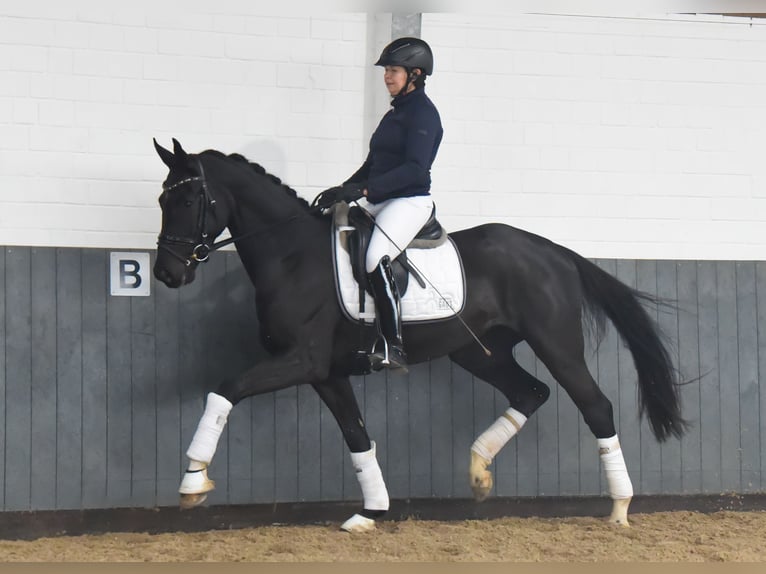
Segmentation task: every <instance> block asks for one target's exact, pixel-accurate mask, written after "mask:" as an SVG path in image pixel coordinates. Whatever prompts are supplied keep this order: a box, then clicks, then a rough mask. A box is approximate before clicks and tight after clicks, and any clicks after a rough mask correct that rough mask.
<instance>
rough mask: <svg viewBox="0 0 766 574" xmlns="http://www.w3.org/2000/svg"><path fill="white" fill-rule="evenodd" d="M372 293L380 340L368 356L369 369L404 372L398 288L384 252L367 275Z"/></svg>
mask: <svg viewBox="0 0 766 574" xmlns="http://www.w3.org/2000/svg"><path fill="white" fill-rule="evenodd" d="M367 279H368V280H369V282H370V287H371V289H372V296H373V297H374V298H375V311H376V314H377V317H378V320H377V324H378V332H379V333H380V339H381V340H382V341H381V342H382V347H383V348H382V349H380V348H379V346H380V345H378V344H376V345H375V351H374V352H373V353H372V354H371V355H370V364H371V365H372V368H373V370H375V371H379V370H381V369H382V368H384V367H386V368H388V369H391V370H398V371H401V372H403V373H406V372H407V355H406V354H405V353H404V343H403V342H402V314H401V308H400V303H399V290H398V289H397V287H396V283H395V282H394V273H393V271H392V270H391V260H390V259H389V257H388V256H387V255H386V256H385V257H383V259H382V260H381V261H380V263H379V264H378V266H377V267H376V268H375V269H374V271H373V272H372V273H368V274H367Z"/></svg>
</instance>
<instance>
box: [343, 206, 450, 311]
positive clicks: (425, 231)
mask: <svg viewBox="0 0 766 574" xmlns="http://www.w3.org/2000/svg"><path fill="white" fill-rule="evenodd" d="M344 207H345V209H344ZM335 225H336V226H339V227H346V228H352V229H351V230H350V231H349V233H348V234H347V235H346V237H347V239H348V244H347V247H348V252H349V257H350V259H351V269H352V271H353V275H354V279H356V282H357V283H358V284H359V289H360V293H359V295H360V299H361V300H363V299H364V291H367V292H368V293H370V294H372V291H371V290H370V286H369V285H368V282H367V273H366V268H365V258H366V255H367V247H368V245H369V243H370V237H371V236H372V232H373V230H374V227H375V224H374V223H373V219H372V216H371V215H370V214H369V213H367V212H365V211H364V210H362V208H361V207H358V206H354V207H350V208H349V207H348V205H347V204H337V205H336V206H335ZM447 238H448V236H447V232H446V231H445V230H444V228H443V227H442V226H441V224H440V223H439V221H438V220H437V219H436V207H434V208H433V210H432V211H431V217H429V218H428V221H426V223H425V225H423V227H422V228H421V229H420V231H419V232H418V233H417V235H416V236H415V238H414V239H413V240H412V241H411V242H410V243H409V245H407V247H406V248H405V250H404V251H402V252H401V253H400V254H399V255H398V256H397V257H396V259H394V260H393V261H392V262H391V268H392V270H393V272H394V281H395V282H396V286H397V288H398V289H399V295H400V296H401V297H403V296H404V294H405V293H406V292H407V287H408V286H409V278H410V276H412V277H413V278H414V279H415V280H416V281H417V282H418V284H419V285H420V286H421V287H422V288H423V289H425V287H426V283H425V281H424V280H423V278H422V277H421V276H420V274H419V273H418V272H417V270H416V269H415V268H414V267H413V266H412V264H411V263H410V262H409V259H408V257H407V250H408V249H433V248H436V247H438V246H440V245H442V244H443V243H444V242H445V241H447Z"/></svg>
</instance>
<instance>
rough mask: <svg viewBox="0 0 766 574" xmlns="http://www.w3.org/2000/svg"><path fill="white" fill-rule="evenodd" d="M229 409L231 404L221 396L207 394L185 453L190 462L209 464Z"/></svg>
mask: <svg viewBox="0 0 766 574" xmlns="http://www.w3.org/2000/svg"><path fill="white" fill-rule="evenodd" d="M231 407H232V404H231V403H230V402H229V401H228V400H226V399H225V398H223V397H222V396H221V395H217V394H215V393H208V395H207V403H206V404H205V412H204V413H203V414H202V418H201V419H200V421H199V424H198V425H197V431H196V432H195V433H194V438H192V441H191V444H190V445H189V448H188V450H187V451H186V456H188V457H189V458H190V459H191V460H194V461H199V462H203V463H205V464H210V461H211V460H213V455H214V454H215V449H216V448H217V447H218V439H219V438H220V437H221V433H222V432H223V429H224V427H225V426H226V419H227V417H228V416H229V412H231ZM192 470H193V469H192Z"/></svg>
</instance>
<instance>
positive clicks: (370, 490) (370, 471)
mask: <svg viewBox="0 0 766 574" xmlns="http://www.w3.org/2000/svg"><path fill="white" fill-rule="evenodd" d="M351 463H352V464H353V465H354V470H356V478H357V480H358V481H359V486H361V487H362V495H363V496H364V509H365V510H388V490H387V489H386V483H385V482H384V481H383V473H382V472H381V470H380V466H379V465H378V459H377V458H376V457H375V442H374V441H373V443H372V448H371V449H370V450H368V451H366V452H352V453H351Z"/></svg>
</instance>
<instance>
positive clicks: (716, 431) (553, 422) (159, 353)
mask: <svg viewBox="0 0 766 574" xmlns="http://www.w3.org/2000/svg"><path fill="white" fill-rule="evenodd" d="M153 256H154V254H152V257H153ZM596 263H597V264H598V265H599V266H600V267H602V268H603V269H605V270H607V271H608V272H610V273H612V274H615V275H616V276H618V277H619V278H620V279H621V280H623V281H625V282H626V283H627V284H629V285H632V286H635V287H638V288H639V289H641V290H644V291H647V292H649V293H653V294H657V295H659V296H660V297H663V298H667V299H670V300H676V301H677V308H676V309H665V308H660V309H655V308H653V307H650V306H647V310H648V311H649V312H650V313H651V314H652V316H654V317H656V318H657V320H658V322H659V324H660V325H661V327H662V328H663V330H664V331H665V333H666V335H667V338H668V341H669V343H670V345H671V355H672V357H673V359H674V361H675V362H676V364H677V365H678V367H679V369H680V370H681V372H682V374H683V375H684V377H685V378H686V379H691V380H692V382H691V383H689V384H687V385H685V386H683V387H682V388H681V397H682V405H683V413H684V416H685V417H686V418H687V419H688V420H689V422H690V423H691V426H690V428H689V431H688V433H687V435H686V436H685V437H684V438H683V439H682V440H680V441H678V440H675V439H670V440H669V441H668V442H667V443H665V444H663V445H659V444H658V443H657V442H656V441H655V439H654V437H653V436H652V434H651V432H650V430H649V427H648V424H647V422H646V421H645V420H643V421H639V418H638V410H637V409H638V405H637V389H636V374H635V370H634V368H633V364H632V357H631V355H630V352H629V351H628V350H627V349H626V348H625V346H624V345H623V344H622V342H621V341H620V340H619V338H618V336H617V333H616V331H615V330H614V329H613V328H612V327H611V326H609V327H608V328H607V330H606V332H605V333H603V334H602V335H603V337H602V340H601V343H600V345H598V346H597V347H596V346H595V344H594V343H593V341H589V343H588V346H587V350H586V360H587V363H588V365H589V368H590V369H591V372H592V374H593V375H594V377H595V378H596V380H597V381H598V382H599V385H600V387H601V389H602V390H603V392H604V394H605V395H606V396H607V397H608V398H609V399H610V400H611V401H612V403H613V406H614V413H615V419H616V422H617V426H618V432H619V434H620V440H621V443H622V446H623V450H624V452H625V457H626V461H627V464H628V468H629V470H630V472H631V477H632V479H633V483H634V487H635V489H636V492H637V493H642V494H651V493H686V494H691V493H720V492H723V491H733V492H756V491H763V489H764V486H765V485H766V478H764V475H765V474H766V416H764V414H763V413H764V412H765V409H766V392H764V390H763V384H762V382H761V378H762V377H761V374H762V373H764V372H766V335H764V333H766V303H764V301H766V263H764V262H747V261H742V262H731V261H723V262H714V261H701V262H695V261H657V262H654V261H625V260H606V259H604V260H598V261H597V262H596ZM108 267H109V254H108V252H106V251H103V250H95V249H65V248H58V249H57V248H25V247H8V248H4V249H3V255H2V258H0V285H1V286H2V289H3V291H2V296H0V341H1V342H2V344H0V367H2V368H0V396H2V397H3V399H4V401H5V402H4V408H3V409H0V479H1V480H2V481H3V489H2V491H1V492H0V504H1V505H2V506H1V508H2V509H3V510H34V509H70V508H104V507H124V506H154V505H174V504H176V502H177V494H176V489H177V487H178V481H179V479H180V476H181V473H182V471H183V468H184V466H185V464H186V458H185V456H184V452H185V449H186V448H187V447H188V444H189V441H190V440H191V437H192V434H193V433H194V430H195V429H196V426H197V423H198V421H199V417H200V415H201V414H202V410H203V407H204V398H205V395H206V393H207V392H208V391H210V390H214V389H215V388H216V386H217V385H218V384H219V383H220V381H221V380H223V379H225V378H227V377H230V376H233V375H235V374H236V373H238V372H240V371H241V370H243V369H245V368H247V367H248V366H249V365H250V364H252V362H253V361H255V360H257V359H259V358H262V357H264V356H265V351H264V350H263V349H262V348H261V347H260V344H259V342H258V331H257V322H256V316H255V309H254V301H253V290H252V287H251V286H250V284H249V282H248V278H247V276H246V274H245V273H244V271H243V269H242V267H241V265H240V264H239V261H238V259H237V256H236V254H234V253H229V252H227V253H219V254H216V255H215V256H214V257H213V258H212V259H211V261H210V263H208V264H207V265H206V266H203V267H202V268H201V269H200V270H199V272H198V273H199V276H198V280H197V281H195V282H194V283H192V284H191V285H188V286H186V287H184V288H182V289H180V290H171V289H167V288H165V287H164V286H162V285H158V284H156V283H154V282H152V286H151V287H152V295H151V297H135V298H133V297H113V296H110V294H109V285H108V283H109V282H108V271H109V269H108ZM515 355H516V358H517V360H518V361H519V363H520V364H521V365H522V367H524V368H525V369H527V370H528V371H529V372H530V373H532V374H533V375H534V376H536V377H538V378H540V379H541V380H542V381H544V382H546V383H547V384H549V385H550V386H551V391H552V392H551V397H550V400H549V401H548V402H547V403H546V404H545V405H544V406H543V407H542V408H541V409H540V411H539V412H538V413H537V414H536V415H534V416H533V417H532V418H531V419H530V420H529V421H528V422H527V424H526V426H525V427H524V429H523V431H522V432H521V434H520V435H519V436H517V437H516V439H514V441H513V442H512V443H511V444H509V445H508V447H506V449H505V450H504V451H503V452H501V453H500V455H499V456H498V457H497V458H496V460H495V463H494V465H493V470H494V471H495V487H494V490H493V494H494V495H497V496H548V495H593V494H599V493H604V492H605V490H606V484H605V481H604V478H603V476H602V474H601V469H600V467H599V460H598V451H597V448H596V442H595V439H594V438H593V437H592V435H591V434H590V431H589V429H588V428H587V425H585V423H584V421H583V420H582V417H581V416H580V414H579V412H577V410H576V409H575V407H574V405H573V403H572V401H571V399H570V398H569V396H568V395H567V394H566V392H565V391H563V390H562V389H560V388H559V387H558V385H557V384H555V383H554V382H553V380H552V378H551V376H550V374H549V373H548V371H547V369H546V368H545V366H544V365H543V364H542V363H541V362H540V361H538V360H537V359H536V358H535V356H534V355H533V353H532V351H531V350H530V349H529V347H528V346H527V345H525V344H522V345H519V346H518V348H517V349H516V350H515ZM352 385H353V388H354V392H355V393H356V394H357V397H358V399H359V404H360V408H361V411H362V413H363V415H364V417H365V422H366V424H367V428H368V430H369V432H370V435H371V437H372V438H373V440H375V441H376V443H377V446H378V459H379V461H380V464H381V467H382V468H383V472H384V476H386V478H387V480H388V485H389V490H390V494H391V496H392V497H393V498H410V497H428V496H439V497H442V496H445V497H470V495H471V491H470V486H469V484H468V480H467V467H468V462H469V457H470V452H469V449H470V445H471V443H472V442H473V440H474V439H475V437H476V436H477V435H478V434H479V433H481V432H482V431H483V430H484V429H485V428H486V427H487V426H488V425H489V424H491V423H492V421H494V420H495V419H496V418H497V417H498V416H500V415H501V413H502V412H503V411H504V410H505V408H506V406H507V405H506V404H505V399H504V397H503V396H502V394H501V393H499V392H498V391H497V390H495V389H494V388H493V387H491V386H490V385H487V384H485V383H483V382H481V381H477V380H476V379H475V378H474V377H473V376H472V375H471V374H470V373H468V372H467V371H465V370H464V369H462V368H461V367H458V366H456V365H453V364H451V363H450V362H449V361H448V359H446V358H439V359H436V360H434V361H432V362H431V363H429V364H424V365H416V366H413V367H412V369H411V371H410V373H409V375H407V376H405V377H396V376H389V375H388V374H386V373H376V374H372V375H369V376H367V377H357V378H354V379H353V381H352ZM211 477H212V478H213V479H214V480H216V482H217V484H218V489H217V490H216V491H214V492H213V493H211V495H210V498H209V500H210V503H211V504H225V503H235V504H236V503H250V502H273V501H312V500H325V501H331V500H358V499H360V497H361V492H360V489H359V486H358V484H357V482H356V476H355V473H354V471H353V468H352V466H351V463H350V458H349V456H348V453H347V451H346V448H345V445H344V443H343V440H342V437H341V434H340V431H339V430H338V428H337V424H336V423H335V420H334V417H333V416H332V414H331V413H330V412H329V411H328V409H327V408H326V407H325V406H324V405H323V404H322V403H321V401H320V400H319V398H318V396H317V395H316V394H315V393H314V392H313V390H312V389H311V388H310V387H308V386H306V387H301V388H291V389H284V390H282V391H278V392H276V393H272V394H269V395H264V396H260V397H253V398H249V399H245V400H244V401H242V402H241V403H240V404H239V405H238V406H237V407H236V408H235V409H234V411H233V412H232V414H231V415H230V418H229V424H228V426H227V429H226V431H225V432H224V435H223V436H222V439H221V442H220V445H219V449H218V451H217V453H216V456H215V459H214V461H213V465H212V468H211Z"/></svg>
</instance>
